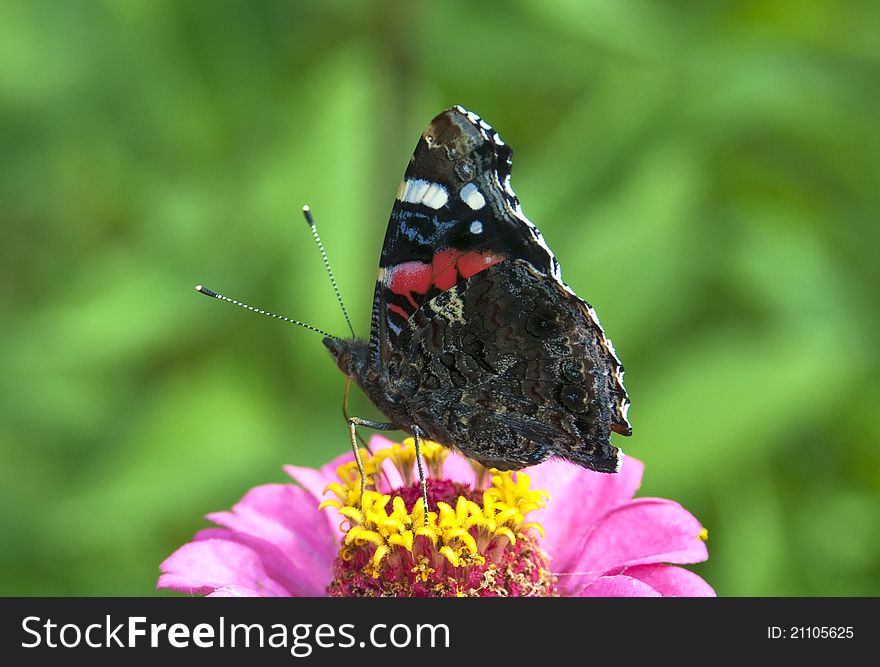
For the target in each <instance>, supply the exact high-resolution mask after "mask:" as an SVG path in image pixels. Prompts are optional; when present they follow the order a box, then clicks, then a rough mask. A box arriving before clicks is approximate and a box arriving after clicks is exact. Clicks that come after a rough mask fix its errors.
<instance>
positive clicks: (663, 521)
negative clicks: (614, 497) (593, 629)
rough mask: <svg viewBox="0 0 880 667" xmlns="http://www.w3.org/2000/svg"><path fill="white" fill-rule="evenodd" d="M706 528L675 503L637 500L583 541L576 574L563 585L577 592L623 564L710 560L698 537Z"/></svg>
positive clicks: (606, 519) (605, 519)
mask: <svg viewBox="0 0 880 667" xmlns="http://www.w3.org/2000/svg"><path fill="white" fill-rule="evenodd" d="M702 530H703V527H702V526H701V525H700V522H699V521H697V520H696V519H695V518H694V516H693V515H692V514H691V513H690V512H688V511H687V510H686V509H684V508H683V507H682V506H681V505H679V504H678V503H676V502H673V501H671V500H663V499H660V498H639V499H636V500H632V501H630V502H628V503H626V504H625V505H621V506H620V507H618V508H616V509H614V510H612V511H611V512H609V513H607V514H606V515H605V516H604V517H603V518H602V520H601V521H600V522H599V524H598V525H597V526H596V527H595V529H594V530H593V532H592V533H590V534H589V535H588V536H587V538H586V539H585V540H582V541H581V542H580V543H579V544H578V550H579V551H580V555H579V557H578V558H577V559H576V561H575V563H574V566H573V568H572V570H573V571H574V572H575V573H576V574H574V575H573V576H572V577H571V579H568V580H567V581H565V582H564V585H566V586H568V587H569V588H570V589H571V590H575V591H576V590H578V589H579V588H580V587H583V586H585V585H587V584H588V583H590V582H591V581H593V580H594V579H595V578H597V577H599V576H601V575H603V574H606V573H608V572H611V571H619V570H620V568H622V567H627V566H633V565H645V564H651V563H697V562H700V561H703V560H706V558H707V557H708V553H707V551H706V544H705V543H704V542H703V541H702V540H701V539H700V538H699V537H698V535H699V534H700V532H701V531H702ZM555 569H556V568H555V567H554V570H555Z"/></svg>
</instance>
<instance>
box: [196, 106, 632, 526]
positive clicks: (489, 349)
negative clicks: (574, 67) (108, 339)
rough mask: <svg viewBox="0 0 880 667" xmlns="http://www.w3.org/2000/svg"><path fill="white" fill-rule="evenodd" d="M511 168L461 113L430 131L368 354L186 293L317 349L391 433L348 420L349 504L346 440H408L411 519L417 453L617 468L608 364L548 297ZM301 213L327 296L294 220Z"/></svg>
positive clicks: (579, 322) (622, 398)
mask: <svg viewBox="0 0 880 667" xmlns="http://www.w3.org/2000/svg"><path fill="white" fill-rule="evenodd" d="M511 156H512V151H511V149H510V147H509V146H507V145H506V144H505V143H504V142H503V141H502V140H501V138H500V137H499V136H498V133H497V132H495V130H493V129H492V127H491V126H490V125H489V124H488V123H486V122H485V121H484V120H483V119H481V118H480V117H479V116H477V115H476V114H474V113H471V112H470V111H466V110H465V109H463V108H462V107H454V108H452V109H449V110H447V111H444V112H443V113H441V114H440V115H439V116H437V117H436V118H434V120H432V121H431V123H430V125H428V128H427V129H426V130H425V131H424V133H423V134H422V137H421V139H419V143H418V145H417V146H416V149H415V152H414V154H413V157H412V159H411V160H410V163H409V166H408V167H407V169H406V172H405V174H404V177H403V182H402V183H401V184H400V188H399V189H398V191H397V200H396V201H395V203H394V207H393V208H392V210H391V220H390V222H389V224H388V230H387V232H386V234H385V243H384V245H383V246H382V255H381V258H380V261H379V276H378V279H377V281H376V291H375V296H374V297H373V311H372V323H371V328H370V340H369V341H363V340H359V339H357V338H354V337H353V338H352V339H351V340H342V339H340V338H336V337H334V336H331V335H329V334H327V333H326V332H324V331H321V330H320V329H316V328H315V327H312V326H310V325H307V324H303V323H302V322H298V321H296V320H291V319H290V318H287V317H281V316H278V315H274V314H272V313H267V312H265V311H262V310H259V309H257V308H253V307H251V306H248V305H247V304H243V303H241V302H238V301H235V300H234V299H230V298H228V297H225V296H223V295H221V294H217V293H216V292H212V291H211V290H208V289H206V288H204V287H202V286H201V285H199V286H197V287H196V289H197V290H199V291H200V292H202V293H203V294H206V295H208V296H211V297H215V298H218V299H223V300H226V301H229V302H231V303H234V304H236V305H238V306H241V307H244V308H247V309H249V310H252V311H256V312H259V313H262V314H265V315H270V316H271V317H276V318H278V319H282V320H285V321H287V322H292V323H294V324H298V325H300V326H304V327H306V328H308V329H311V330H313V331H318V332H320V333H322V334H324V335H325V336H326V337H325V338H324V345H326V346H327V348H328V349H329V350H330V352H331V353H332V354H333V357H334V358H335V360H336V363H337V364H338V366H339V368H340V369H341V370H342V372H343V373H345V374H346V376H348V378H350V379H353V380H354V381H355V382H357V384H358V385H359V386H360V387H361V389H363V391H364V393H366V395H367V396H368V397H369V398H370V400H371V401H372V402H373V403H374V404H375V405H376V407H377V408H379V409H380V410H381V411H382V412H383V413H384V414H385V415H386V416H387V417H388V418H389V420H390V421H389V422H387V423H381V422H372V421H368V420H365V419H359V418H357V417H352V418H350V419H349V428H350V433H351V442H352V449H353V450H354V453H355V457H356V459H357V461H358V464H359V468H360V471H361V491H363V484H364V476H363V466H362V465H361V464H360V455H359V453H358V445H357V434H356V427H357V426H368V427H371V428H376V429H384V430H401V431H405V432H407V433H409V434H411V435H412V436H413V437H414V439H415V447H416V454H417V456H416V462H417V464H418V466H419V476H420V480H421V483H422V498H423V500H424V501H425V506H427V496H426V485H425V476H424V472H423V470H422V462H421V456H420V440H421V439H422V438H429V439H431V440H434V441H436V442H439V443H440V444H442V445H446V446H447V447H450V448H455V449H458V450H460V451H461V452H462V453H464V454H465V455H466V456H468V457H470V458H472V459H475V460H477V461H479V462H480V463H482V464H483V465H484V466H487V467H492V468H498V469H499V470H517V469H519V468H524V467H526V466H530V465H534V464H536V463H540V462H541V461H544V460H545V459H547V458H550V457H559V458H562V459H566V460H568V461H571V462H573V463H576V464H578V465H581V466H584V467H585V468H589V469H591V470H597V471H600V472H616V471H617V470H619V468H620V451H619V450H618V449H617V448H616V447H614V446H613V445H612V444H611V432H612V431H614V432H616V433H620V434H622V435H630V434H631V433H632V428H631V427H630V424H629V422H628V421H627V418H626V413H627V409H628V407H629V403H630V401H629V398H628V397H627V395H626V390H625V389H624V387H623V365H622V364H621V363H620V360H619V359H618V358H617V355H616V354H615V352H614V347H613V346H612V344H611V341H610V340H609V339H608V338H607V337H606V336H605V332H604V331H603V330H602V326H601V325H600V324H599V320H598V318H597V317H596V311H594V310H593V308H592V307H591V306H590V305H589V304H588V303H586V302H585V301H583V300H581V299H580V298H578V297H577V295H575V293H574V292H573V291H572V290H571V288H569V287H568V285H566V284H565V283H564V282H562V277H561V274H560V269H559V262H557V261H556V258H555V257H554V256H553V253H552V252H551V251H550V248H549V247H548V246H547V244H546V242H545V241H544V237H543V236H541V232H539V231H538V229H537V227H535V226H534V225H533V224H532V223H531V222H529V220H528V219H527V218H526V217H525V215H523V212H522V209H521V208H520V204H519V200H518V199H517V197H516V195H515V194H514V192H513V189H512V188H511V187H510V170H511V165H512V160H511ZM304 213H305V216H306V220H307V221H308V222H309V225H310V226H311V228H312V233H313V234H314V236H315V240H316V241H317V242H318V247H319V249H321V252H322V255H323V257H324V263H325V266H326V268H327V270H328V273H329V275H330V280H331V283H332V284H333V287H334V289H336V283H335V280H334V279H333V274H332V272H331V271H330V267H329V263H328V262H327V258H326V254H324V252H323V246H322V245H321V242H320V238H319V237H318V234H317V230H316V229H315V226H314V222H313V221H312V218H311V213H310V212H309V209H308V207H306V208H305V209H304ZM338 297H339V293H338V290H337V298H338ZM341 303H342V301H341V299H340V304H341ZM344 311H345V308H344V306H343V312H344ZM345 316H346V320H348V314H347V313H345ZM350 326H351V323H350V321H349V327H350ZM425 518H426V521H427V515H426V517H425Z"/></svg>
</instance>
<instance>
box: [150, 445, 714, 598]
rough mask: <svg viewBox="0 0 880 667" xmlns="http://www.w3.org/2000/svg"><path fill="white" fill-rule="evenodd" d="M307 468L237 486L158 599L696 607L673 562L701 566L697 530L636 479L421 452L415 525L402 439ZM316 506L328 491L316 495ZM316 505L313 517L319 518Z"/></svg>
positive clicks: (413, 485)
mask: <svg viewBox="0 0 880 667" xmlns="http://www.w3.org/2000/svg"><path fill="white" fill-rule="evenodd" d="M370 449H371V451H372V452H374V454H373V455H367V453H366V452H364V454H363V457H362V458H363V460H364V467H365V470H366V474H367V486H366V489H367V490H366V491H365V492H364V496H363V499H361V494H360V478H359V475H358V472H357V468H356V466H355V464H354V462H353V458H354V457H353V455H352V454H351V453H349V454H346V455H344V456H341V457H339V458H338V459H336V460H334V461H331V462H330V463H329V464H327V465H325V466H323V467H322V468H321V469H320V470H314V469H311V468H301V467H296V466H286V467H285V470H286V472H287V473H288V474H289V475H290V476H291V477H292V478H293V479H294V480H295V481H296V482H298V484H299V485H294V484H266V485H263V486H258V487H255V488H253V489H251V490H250V491H249V492H248V493H247V494H245V496H244V498H242V499H241V501H239V503H238V504H236V505H235V506H234V507H233V508H232V511H231V512H217V513H214V514H209V515H208V516H207V518H208V519H209V520H210V521H212V522H213V523H214V524H216V525H217V526H219V527H216V528H208V529H206V530H202V531H201V532H199V533H197V534H196V535H195V537H194V538H193V541H192V542H189V543H188V544H185V545H183V546H182V547H180V548H179V549H178V550H177V551H175V552H174V553H173V554H171V556H169V557H168V558H167V559H166V560H165V561H164V562H163V563H162V564H161V566H160V567H161V571H162V575H161V576H160V577H159V581H158V588H160V589H163V588H164V589H170V590H174V591H179V592H183V593H189V594H206V595H214V596H323V595H328V594H329V595H336V596H340V595H341V596H379V595H395V596H533V595H541V596H550V595H563V596H711V595H714V594H715V593H714V591H713V590H712V588H711V587H710V586H709V585H708V584H707V583H706V582H705V581H703V579H701V578H700V577H699V576H697V575H696V574H694V573H693V572H691V571H689V570H686V569H684V568H681V567H678V566H677V565H676V564H687V563H697V562H700V561H704V560H706V558H707V557H708V555H707V551H706V545H705V539H706V535H707V533H706V530H705V529H704V528H703V527H702V526H701V525H700V523H699V522H698V521H697V520H696V519H695V518H694V517H693V516H692V515H691V514H690V513H689V512H688V511H687V510H685V509H684V508H683V507H682V506H681V505H679V504H678V503H676V502H674V501H671V500H664V499H660V498H633V494H634V493H635V492H636V490H637V489H638V487H639V484H640V482H641V478H642V472H643V470H644V466H643V464H642V463H641V462H640V461H638V460H636V459H633V458H631V457H628V458H626V459H625V460H624V464H623V467H622V468H621V470H620V472H618V473H617V474H602V473H595V472H592V471H589V470H585V469H583V468H580V467H578V466H574V465H572V464H569V463H565V462H561V461H548V462H545V463H542V464H540V465H537V466H533V467H531V468H528V469H527V470H526V471H519V472H515V473H514V472H499V471H497V470H486V469H485V468H482V467H480V466H478V465H473V464H471V463H470V462H468V461H467V460H466V459H464V458H463V457H461V456H459V455H458V454H456V453H453V452H450V451H449V450H448V449H446V448H444V447H442V446H440V445H437V444H435V443H430V442H427V443H424V444H423V446H422V454H423V457H424V460H425V464H426V468H427V470H428V505H429V508H428V518H427V521H425V508H424V507H423V503H422V499H421V490H420V485H419V482H418V479H417V478H414V474H413V471H414V465H413V464H414V462H415V449H414V447H413V444H412V439H409V440H406V441H404V443H403V445H397V444H394V443H392V442H391V441H389V440H387V439H386V438H383V437H381V436H378V435H377V436H374V437H373V438H372V440H371V441H370ZM325 495H329V498H328V497H325ZM319 507H320V508H321V509H319Z"/></svg>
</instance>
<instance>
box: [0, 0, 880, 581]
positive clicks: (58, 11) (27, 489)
mask: <svg viewBox="0 0 880 667" xmlns="http://www.w3.org/2000/svg"><path fill="white" fill-rule="evenodd" d="M878 27H880V5H878V4H877V3H873V2H870V1H865V2H830V1H829V2H798V3H795V2H790V3H789V2H765V1H763V0H754V1H752V2H720V1H714V2H703V1H697V0H693V1H689V2H686V1H679V2H671V3H651V2H639V1H636V0H599V1H595V2H586V1H575V0H564V1H557V2H552V3H548V2H542V1H540V0H521V1H518V2H501V1H495V2H482V3H473V2H465V1H464V0H459V1H455V2H439V3H415V2H405V1H404V0H399V1H396V2H395V1H393V0H389V1H387V2H367V1H363V2H343V1H342V0H335V1H329V2H328V1H317V0H316V1H315V2H281V1H279V2H259V3H256V2H228V1H217V2H209V1H207V0H204V1H202V2H198V1H193V0H188V1H181V0H175V1H173V2H172V1H170V0H169V1H167V2H126V1H122V0H120V1H118V2H109V1H107V2H99V1H93V2H81V1H80V2H78V1H73V0H71V1H69V2H51V1H45V2H38V1H26V0H21V1H16V0H12V1H10V0H2V1H0V216H2V222H3V242H2V244H0V317H2V323H3V326H2V329H0V368H2V373H0V399H2V400H0V470H2V482H0V527H2V537H0V572H2V574H0V593H2V594H5V595H38V594H43V595H46V594H50V595H52V594H57V595H82V594H86V595H147V594H152V593H153V591H154V585H155V579H156V575H157V566H158V564H159V562H160V561H161V560H162V559H163V558H164V557H165V556H167V555H168V554H169V553H170V552H171V551H172V550H173V549H174V548H175V547H177V546H178V545H180V544H181V543H183V542H184V541H186V540H188V539H189V537H190V536H191V535H192V533H193V532H195V531H196V530H197V529H198V528H200V527H202V526H203V525H205V524H204V522H203V521H202V520H201V518H200V517H201V515H203V514H205V513H206V512H208V511H212V510H218V509H223V508H227V507H228V506H230V505H231V504H232V503H233V502H235V501H236V500H237V499H238V498H239V497H240V496H241V495H242V494H243V493H244V492H245V490H247V489H248V488H249V487H252V486H254V485H257V484H261V483H265V482H270V481H282V480H284V479H285V477H284V475H283V473H282V471H281V465H282V464H283V463H287V462H290V463H298V464H308V465H315V464H319V463H321V462H323V461H326V460H327V459H329V458H330V457H332V456H334V455H337V454H339V453H341V452H343V451H345V449H346V447H347V446H348V445H347V438H346V430H345V426H344V424H343V421H342V417H341V413H340V404H341V389H342V381H343V380H342V376H341V375H340V374H339V372H338V371H337V370H336V368H335V367H334V365H333V363H332V361H331V360H330V359H329V357H328V355H327V353H326V351H325V349H324V348H323V346H322V345H321V342H320V338H319V337H318V336H315V335H312V334H310V333H308V332H305V331H301V330H295V329H292V328H290V327H287V326H283V325H279V324H278V323H275V322H272V321H270V320H266V319H263V318H258V317H251V316H248V315H245V314H244V313H242V312H241V311H238V310H236V309H233V308H229V307H225V306H220V305H219V304H218V303H216V302H212V301H209V300H207V299H204V298H202V297H199V296H197V295H196V294H195V293H194V292H193V291H192V286H193V285H194V284H195V283H197V282H204V283H205V284H207V285H208V286H210V287H212V288H214V289H217V290H220V291H226V292H229V293H230V294H232V295H234V296H237V297H238V298H241V299H244V300H248V301H251V302H253V303H255V304H257V305H260V306H262V307H264V308H268V309H270V310H275V311H279V312H283V313H288V314H291V315H293V316H295V317H298V318H300V319H303V320H305V321H307V322H311V323H313V324H315V325H317V326H320V327H324V328H327V329H330V330H331V331H333V332H337V333H340V334H342V333H344V332H345V326H344V321H343V319H342V317H341V314H340V312H339V309H338V307H337V304H336V302H335V300H334V297H333V295H332V292H331V290H330V288H329V285H328V283H327V280H326V276H325V274H324V271H323V268H322V266H321V260H320V257H319V255H318V253H317V251H316V250H315V248H314V246H313V243H312V241H311V239H310V237H309V234H308V230H307V229H306V227H305V224H304V223H303V222H302V220H301V218H300V215H299V209H300V207H301V206H302V205H303V204H304V203H309V204H310V205H311V206H312V208H313V210H314V212H315V216H316V218H317V220H318V222H319V226H320V228H321V230H322V234H323V237H324V241H325V243H326V245H327V248H328V251H329V254H330V258H331V260H332V261H333V263H334V267H335V270H336V273H337V277H338V279H339V282H340V285H341V288H342V291H343V293H344V294H345V296H346V298H347V304H348V307H349V309H350V310H351V312H352V317H353V319H354V321H355V324H356V327H357V328H358V330H359V333H360V334H361V335H362V336H365V335H366V334H367V324H368V321H369V308H370V300H371V297H372V290H373V281H374V276H375V269H376V263H377V259H378V255H379V249H380V244H381V241H382V238H383V235H384V230H385V224H386V220H387V216H388V212H389V210H390V208H391V203H392V200H393V197H394V193H395V191H396V188H397V184H398V182H399V180H400V177H401V175H402V173H403V170H404V167H405V165H406V163H407V160H408V159H409V155H410V152H411V150H412V148H413V146H414V145H415V142H416V139H417V138H418V136H419V133H420V132H421V131H422V129H423V127H424V125H425V124H426V123H427V121H428V120H429V119H430V118H431V117H432V116H433V115H434V114H436V113H437V112H439V111H440V110H442V109H444V108H446V107H448V106H451V105H452V104H463V105H465V106H467V107H468V108H470V109H473V110H474V111H476V112H478V113H479V114H481V115H483V116H484V117H485V118H486V119H487V120H488V121H489V122H491V123H492V124H493V125H494V126H495V127H496V128H497V129H498V130H499V132H500V133H501V135H502V136H503V137H504V138H505V139H506V140H507V141H508V143H510V144H511V145H512V146H513V147H514V149H515V150H516V158H515V164H514V186H515V187H516V189H517V192H518V194H519V196H520V199H521V200H522V202H523V204H524V208H525V211H526V213H527V214H528V215H529V216H530V217H531V219H532V220H534V221H535V222H536V223H537V224H538V225H539V226H540V227H541V229H542V231H543V232H544V235H545V236H546V238H547V240H548V242H549V244H550V246H551V247H553V248H555V249H556V252H557V255H558V257H559V259H560V261H561V262H562V266H563V269H564V272H565V276H566V279H567V282H568V283H569V284H570V285H571V286H572V287H573V288H574V289H575V290H577V291H578V292H579V293H580V294H581V295H582V296H584V297H585V298H586V299H588V300H589V301H590V302H591V303H593V305H594V306H595V307H596V309H597V310H598V312H599V314H600V315H601V317H602V321H603V323H604V324H605V326H606V329H607V331H608V332H609V334H610V335H611V336H612V337H613V339H614V342H615V344H616V346H617V349H618V351H619V352H620V353H621V356H622V358H623V360H624V361H625V363H626V365H627V369H628V373H627V386H628V389H629V390H630V394H631V396H632V399H633V408H632V411H631V413H630V416H631V418H632V421H633V423H634V426H635V435H634V436H633V438H631V439H630V440H628V441H625V442H622V443H620V444H622V445H623V446H624V447H625V449H626V451H627V453H629V454H632V455H634V456H637V457H639V458H641V459H643V460H644V461H645V462H646V463H647V473H646V479H645V483H644V487H643V490H642V491H643V493H645V494H650V495H659V496H664V497H669V498H674V499H676V500H679V501H680V502H682V504H684V505H685V506H686V507H688V508H689V509H690V510H692V511H693V512H694V513H695V514H696V515H697V516H698V517H699V518H700V519H701V520H702V521H703V522H704V524H705V525H706V526H707V527H708V528H709V531H710V540H709V549H710V560H709V561H708V562H707V563H705V564H703V565H700V566H697V567H696V568H695V569H697V571H699V572H700V573H701V574H702V575H703V576H705V577H706V578H707V579H708V580H709V581H710V582H711V583H712V584H713V585H714V586H715V587H716V588H717V590H718V592H719V593H720V594H722V595H878V594H880V521H878V518H880V516H878V514H880V513H878V508H880V451H878V447H877V443H878V440H880V437H878V436H880V412H878V410H877V406H878V404H880V400H878V399H880V388H878V384H877V378H878V355H877V348H876V347H875V346H876V345H877V341H878V339H880V335H878V334H880V309H878V298H877V297H878V284H880V261H878V250H877V248H878V246H880V226H878V219H877V218H878V216H877V212H878V210H880V188H878V187H877V178H878V173H880V159H878V158H880V133H878V129H877V120H878V118H880V77H878V74H880V67H878V66H880V41H878V39H877V32H878ZM351 411H352V413H354V414H360V415H362V416H365V417H370V416H372V417H376V416H378V415H377V413H376V411H375V410H374V409H373V408H372V407H371V406H369V405H368V403H367V402H366V400H365V399H364V398H363V397H361V396H357V397H354V398H353V400H352V405H351Z"/></svg>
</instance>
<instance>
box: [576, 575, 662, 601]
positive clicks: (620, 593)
mask: <svg viewBox="0 0 880 667" xmlns="http://www.w3.org/2000/svg"><path fill="white" fill-rule="evenodd" d="M579 596H580V597H593V598H656V597H660V593H659V592H658V591H656V590H655V589H654V588H652V587H651V586H649V585H648V584H646V583H644V582H643V581H639V580H638V579H634V578H633V577H627V576H626V575H622V574H617V575H612V576H609V577H599V578H598V579H596V580H595V581H593V582H592V583H590V584H587V586H586V587H584V588H583V590H581V591H580V593H579Z"/></svg>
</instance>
